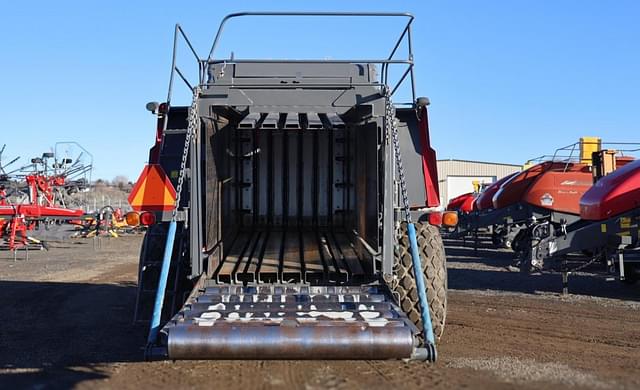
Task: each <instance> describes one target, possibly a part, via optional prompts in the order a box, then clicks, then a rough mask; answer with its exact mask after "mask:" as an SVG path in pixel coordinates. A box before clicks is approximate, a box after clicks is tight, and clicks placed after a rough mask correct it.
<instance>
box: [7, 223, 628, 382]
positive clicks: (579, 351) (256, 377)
mask: <svg viewBox="0 0 640 390" xmlns="http://www.w3.org/2000/svg"><path fill="white" fill-rule="evenodd" d="M140 242H141V236H130V237H121V238H119V239H113V240H107V239H103V240H102V242H97V241H96V242H94V241H92V240H85V241H71V242H67V243H64V244H57V245H54V246H55V247H54V248H51V250H50V251H48V252H45V251H43V252H30V253H29V259H28V260H25V254H24V253H23V252H21V253H19V255H18V259H17V260H16V261H15V262H14V259H13V255H12V254H10V253H7V252H0V291H1V293H0V307H1V308H2V309H1V312H0V313H2V314H0V315H1V316H2V326H1V327H0V388H6V389H8V388H33V389H45V388H71V387H74V388H148V387H154V388H172V389H176V388H245V389H252V388H261V389H262V388H264V389H270V388H275V389H278V388H282V389H289V388H300V389H325V388H327V389H328V388H330V389H343V388H344V389H347V388H367V389H377V388H393V387H397V388H403V389H404V388H408V389H412V388H416V389H417V388H440V389H449V388H474V389H475V388H491V389H502V388H524V389H527V388H529V389H538V388H567V387H572V388H614V389H618V388H628V389H637V388H640V287H639V286H625V285H622V284H621V283H619V282H615V281H607V280H606V278H605V277H602V276H594V275H592V274H589V273H581V274H578V275H574V276H572V277H571V279H570V289H571V292H572V294H571V295H569V296H561V295H560V294H559V292H560V291H561V278H560V276H559V275H540V276H524V275H520V274H519V273H513V272H509V271H508V270H507V269H506V266H508V265H509V264H510V256H511V255H510V254H509V253H508V252H505V251H496V250H491V249H487V248H483V249H480V250H479V252H478V253H477V255H478V256H477V257H475V256H473V255H474V251H473V249H471V248H467V247H463V246H461V244H460V243H459V242H449V243H448V248H447V253H448V260H449V288H450V294H449V313H448V318H447V327H446V329H445V336H444V340H443V342H442V343H441V345H440V346H439V355H440V358H439V361H438V362H437V363H436V364H424V363H405V362H401V361H361V362H360V361H346V362H341V361H308V362H307V361H291V362H287V361H246V362H236V361H181V362H170V361H167V362H145V361H143V360H142V356H143V351H142V346H143V345H144V342H145V336H146V329H145V328H140V327H134V326H132V324H131V320H132V314H133V306H134V302H135V289H136V287H135V284H136V272H137V256H138V249H139V246H140Z"/></svg>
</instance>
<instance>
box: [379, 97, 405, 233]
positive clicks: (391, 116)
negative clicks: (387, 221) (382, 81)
mask: <svg viewBox="0 0 640 390" xmlns="http://www.w3.org/2000/svg"><path fill="white" fill-rule="evenodd" d="M384 95H385V105H386V107H385V124H386V127H387V129H388V130H391V138H392V140H393V150H394V154H395V158H396V167H397V168H398V176H399V178H400V196H401V197H402V206H403V208H404V212H405V218H406V221H407V223H411V211H410V208H409V195H408V194H407V182H406V179H405V175H404V166H403V165H402V155H401V154H400V140H399V139H398V124H397V120H396V115H395V108H394V107H393V102H392V101H391V95H390V94H389V88H388V87H385V94H384ZM388 130H387V131H388Z"/></svg>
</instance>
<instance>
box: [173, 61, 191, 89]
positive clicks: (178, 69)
mask: <svg viewBox="0 0 640 390" xmlns="http://www.w3.org/2000/svg"><path fill="white" fill-rule="evenodd" d="M175 70H176V73H178V76H180V78H181V79H182V81H184V83H185V84H187V87H189V89H191V90H193V86H192V85H191V83H189V81H188V80H187V79H186V77H184V75H183V74H182V72H181V71H180V68H178V67H177V66H176V68H175Z"/></svg>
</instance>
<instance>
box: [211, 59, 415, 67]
mask: <svg viewBox="0 0 640 390" xmlns="http://www.w3.org/2000/svg"><path fill="white" fill-rule="evenodd" d="M223 63H226V64H227V65H228V64H255V63H278V64H280V63H291V64H354V63H356V64H407V65H409V64H413V61H412V60H408V59H407V60H386V59H383V58H352V59H345V60H337V59H336V60H331V59H327V60H311V59H300V60H282V59H271V58H265V59H260V58H243V59H233V60H232V59H224V60H215V61H214V60H209V61H207V64H209V65H211V64H223Z"/></svg>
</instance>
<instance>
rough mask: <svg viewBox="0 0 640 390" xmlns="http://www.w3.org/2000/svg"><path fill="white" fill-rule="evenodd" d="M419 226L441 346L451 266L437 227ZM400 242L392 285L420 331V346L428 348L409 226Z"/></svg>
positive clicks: (429, 296)
mask: <svg viewBox="0 0 640 390" xmlns="http://www.w3.org/2000/svg"><path fill="white" fill-rule="evenodd" d="M415 225H416V236H417V240H418V250H419V252H420V259H421V261H422V274H423V275H424V279H425V283H426V285H427V299H428V301H429V312H430V314H431V322H432V325H433V334H434V336H435V339H436V343H437V342H438V341H439V340H440V338H441V337H442V334H443V332H444V325H445V320H446V317H447V265H446V258H445V253H444V244H443V243H442V237H440V232H439V231H438V229H437V228H436V227H435V226H432V225H430V224H428V223H420V222H418V223H416V224H415ZM397 239H398V242H397V243H396V245H395V251H394V270H393V280H392V281H391V283H389V287H390V288H391V290H392V291H393V292H394V293H396V295H397V299H398V304H399V305H400V308H401V309H402V310H403V311H404V312H405V313H406V314H407V316H408V317H409V320H411V322H413V323H414V324H415V325H416V327H417V328H418V329H419V330H420V335H419V339H420V343H421V344H424V340H423V335H422V331H423V325H422V317H421V316H420V302H419V299H418V290H417V287H416V281H415V277H414V274H413V263H412V259H411V249H410V246H409V236H408V234H407V224H406V223H403V224H402V225H401V227H400V237H397Z"/></svg>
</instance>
